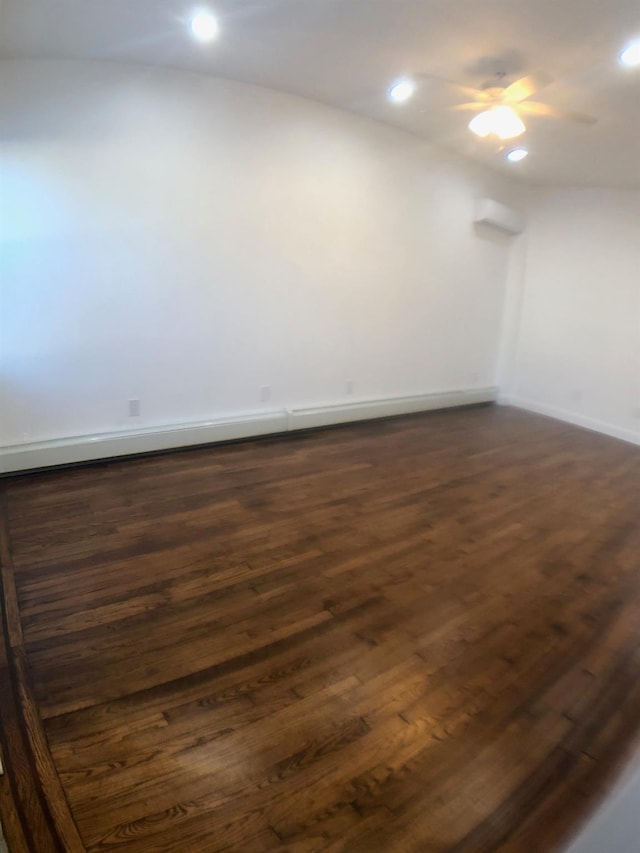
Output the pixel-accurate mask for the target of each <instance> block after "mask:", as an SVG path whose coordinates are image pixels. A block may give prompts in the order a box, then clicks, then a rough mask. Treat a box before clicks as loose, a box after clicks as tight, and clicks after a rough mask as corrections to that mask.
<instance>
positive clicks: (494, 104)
mask: <svg viewBox="0 0 640 853" xmlns="http://www.w3.org/2000/svg"><path fill="white" fill-rule="evenodd" d="M426 76H427V77H430V75H426ZM505 77H506V73H505V72H503V71H500V72H498V74H496V77H495V78H494V79H491V80H489V81H487V82H486V83H485V84H484V85H483V86H482V87H481V88H479V89H475V88H473V87H470V86H463V85H460V84H459V83H453V82H452V81H450V80H443V81H442V82H446V83H449V84H450V85H452V86H454V87H455V88H456V89H457V90H458V91H459V92H460V93H461V94H464V95H465V97H467V98H470V99H471V100H470V101H469V102H468V103H462V104H456V105H455V106H453V107H450V109H453V110H463V111H470V112H475V113H477V115H476V116H474V117H473V118H472V119H471V121H470V122H469V129H470V130H471V131H473V133H475V134H476V135H477V136H483V137H486V136H490V135H491V134H494V135H495V136H498V137H499V138H500V139H513V138H515V137H516V136H520V135H521V134H523V133H524V132H525V130H526V127H525V124H524V122H523V120H522V116H529V115H533V116H545V117H547V118H559V119H565V120H568V121H573V122H577V123H579V124H584V125H593V124H595V123H596V122H597V119H596V118H594V117H593V116H590V115H586V114H585V113H580V112H574V111H572V110H565V109H561V108H559V107H553V106H551V105H550V104H544V103H540V102H538V101H530V100H529V98H531V97H532V95H535V94H537V93H538V92H539V91H540V90H541V89H544V88H545V87H546V86H549V85H550V84H551V83H552V82H553V78H552V77H550V76H548V75H547V74H542V73H538V74H531V75H529V76H527V77H522V78H521V79H519V80H516V81H515V83H511V84H510V85H507V83H506V82H505ZM431 79H441V78H431Z"/></svg>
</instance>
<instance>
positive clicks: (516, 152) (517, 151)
mask: <svg viewBox="0 0 640 853" xmlns="http://www.w3.org/2000/svg"><path fill="white" fill-rule="evenodd" d="M528 154H529V152H528V151H527V149H526V148H514V149H513V150H512V151H509V152H508V153H507V155H506V157H507V160H508V161H509V162H510V163H519V162H520V161H521V160H524V158H525V157H526V156H527V155H528Z"/></svg>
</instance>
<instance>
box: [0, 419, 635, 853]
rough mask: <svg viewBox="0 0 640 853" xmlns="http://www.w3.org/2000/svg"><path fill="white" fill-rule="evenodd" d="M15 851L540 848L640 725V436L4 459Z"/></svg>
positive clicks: (399, 429)
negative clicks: (84, 461)
mask: <svg viewBox="0 0 640 853" xmlns="http://www.w3.org/2000/svg"><path fill="white" fill-rule="evenodd" d="M0 492H1V493H2V509H1V511H0V519H1V524H2V528H3V529H2V538H3V547H2V551H1V552H0V558H1V560H2V581H3V587H4V598H3V602H4V639H5V645H6V647H7V648H6V650H7V654H6V657H3V656H2V655H0V681H1V686H2V693H1V695H0V716H1V719H2V732H3V733H2V743H1V745H2V749H3V753H4V758H5V762H6V764H7V769H8V776H9V780H7V778H6V777H5V779H4V780H3V781H2V784H1V785H0V809H1V810H2V812H3V815H4V821H5V824H6V831H7V835H8V836H9V840H10V842H11V843H12V844H13V846H14V849H15V851H16V853H19V851H21V850H26V849H31V850H34V851H36V853H47V851H56V850H58V851H59V850H63V851H65V850H66V851H83V850H88V851H104V850H111V849H113V850H114V851H117V850H123V851H127V853H142V851H157V853H162V852H163V851H166V853H168V851H171V853H177V852H179V853H195V852H196V851H202V853H215V851H239V853H251V852H252V851H263V850H264V851H267V850H281V851H284V850H286V851H291V853H294V851H295V853H305V851H362V853H372V851H374V852H375V851H415V853H418V851H420V853H436V852H437V851H438V852H439V853H442V851H450V852H451V853H482V851H486V852H487V853H488V851H501V853H517V851H526V853H547V851H554V850H557V849H561V845H562V843H563V841H564V840H565V839H566V838H567V837H568V834H570V833H571V832H572V831H573V830H574V829H575V827H576V826H577V825H578V824H579V823H580V821H581V820H583V819H584V817H585V816H586V815H588V814H589V812H590V810H592V809H593V807H594V805H595V804H596V803H597V801H598V798H599V797H600V796H602V794H603V792H605V791H606V789H607V786H608V785H609V784H610V783H611V781H612V780H613V779H615V776H616V773H617V771H618V770H619V768H621V767H622V766H623V764H624V762H625V761H627V760H629V759H630V758H632V757H634V756H635V755H636V746H637V741H638V734H639V730H640V627H639V626H640V524H639V509H640V500H639V497H640V449H638V448H635V447H632V446H630V445H627V444H624V443H622V442H618V441H615V440H613V439H609V438H605V437H603V436H599V435H596V434H594V433H589V432H586V431H582V430H580V429H577V428H574V427H571V426H568V425H565V424H561V423H559V422H554V421H552V420H548V419H545V418H541V417H537V416H534V415H529V414H525V413H524V412H519V411H517V410H510V409H504V408H497V407H478V408H472V409H466V410H457V411H447V412H438V413H431V414H428V415H423V416H413V417H406V418H400V419H396V420H390V421H385V422H377V423H364V424H358V425H352V426H348V427H341V428H336V429H331V430H326V431H321V432H314V433H307V434H298V435H292V436H288V437H279V438H270V439H261V440H257V441H250V442H245V443H239V444H234V445H226V446H219V447H214V448H206V449H197V450H191V451H188V452H182V453H173V454H169V455H165V456H157V457H149V458H141V459H135V460H124V461H117V462H112V463H108V464H101V465H93V466H88V467H85V468H76V469H70V470H66V471H55V472H49V473H42V474H37V475H30V476H26V477H22V478H13V479H6V480H4V481H0Z"/></svg>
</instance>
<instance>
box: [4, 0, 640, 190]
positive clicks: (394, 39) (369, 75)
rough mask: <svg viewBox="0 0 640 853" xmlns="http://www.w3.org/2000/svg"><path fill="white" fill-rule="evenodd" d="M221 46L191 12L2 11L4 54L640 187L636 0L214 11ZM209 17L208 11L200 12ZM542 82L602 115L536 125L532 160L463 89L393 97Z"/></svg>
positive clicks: (56, 5) (118, 0)
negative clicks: (633, 50)
mask: <svg viewBox="0 0 640 853" xmlns="http://www.w3.org/2000/svg"><path fill="white" fill-rule="evenodd" d="M209 5H210V8H212V10H213V11H214V12H215V13H216V15H217V17H218V19H219V22H220V27H221V32H220V35H219V37H218V39H217V40H216V41H215V42H213V43H210V44H207V45H202V44H199V43H196V42H194V40H193V39H192V38H191V36H190V35H189V33H188V30H187V22H188V20H189V18H190V14H191V13H192V11H193V9H194V3H192V2H191V0H0V58H4V59H8V58H25V57H30V58H47V59H51V58H66V59H68V58H82V59H100V60H113V61H123V62H134V63H143V64H147V65H167V66H172V67H178V68H186V69H191V70H194V71H199V72H204V73H207V74H212V75H217V76H222V77H229V78H233V79H236V80H242V81H245V82H249V83H256V84H258V85H261V86H268V87H272V88H275V89H280V90H282V91H285V92H291V93H294V94H298V95H303V96H305V97H309V98H313V99H316V100H318V101H323V102H325V103H327V104H333V105H335V106H337V107H341V108H344V109H347V110H351V111H353V112H356V113H360V114H362V115H365V116H370V117H372V118H375V119H379V120H382V121H385V122H388V123H390V124H393V125H396V126H397V127H400V128H404V129H405V130H408V131H411V132H413V133H416V134H419V135H421V136H423V137H424V138H425V139H427V140H429V141H431V142H432V143H435V144H438V145H443V146H445V147H447V148H450V149H453V150H455V151H458V152H460V153H461V154H463V155H466V156H469V157H473V158H475V159H478V160H480V161H483V162H485V163H488V164H489V165H491V166H493V167H495V168H499V169H505V170H507V171H510V172H511V173H512V174H517V175H519V176H521V177H522V178H524V179H525V180H527V181H531V182H533V183H559V184H577V185H591V186H595V185H600V186H616V187H640V158H639V156H638V153H639V150H640V68H637V69H635V70H631V69H623V68H621V67H620V66H619V64H618V62H617V57H618V54H619V52H620V50H621V48H622V47H623V46H624V45H625V44H626V43H627V42H628V41H630V40H631V39H632V38H634V37H640V2H638V0H493V2H490V0H210V2H209ZM195 6H196V7H197V6H198V0H195ZM499 70H502V71H505V72H506V73H507V75H508V77H507V80H511V79H515V78H516V77H518V76H521V75H523V74H526V73H528V72H532V71H546V72H548V73H550V74H551V75H552V76H553V77H554V78H555V80H556V82H555V83H554V84H553V85H551V86H550V87H549V88H548V89H546V90H544V92H543V93H541V95H540V96H539V97H538V98H537V99H538V100H544V101H547V102H548V103H551V104H554V105H557V106H570V107H571V108H573V109H575V110H581V111H584V112H590V113H592V114H593V115H595V116H597V117H598V119H599V121H598V124H597V125H596V126H595V127H593V128H589V127H583V126H579V125H573V124H570V123H567V122H564V121H559V120H550V119H545V118H533V117H531V118H528V119H527V120H526V123H527V127H528V132H527V135H526V137H525V141H526V145H527V147H528V148H529V150H530V152H531V154H530V157H529V158H528V160H526V161H524V162H523V163H520V164H518V165H517V166H512V165H508V164H505V163H504V160H503V157H502V155H501V154H500V153H499V151H498V148H497V144H496V143H494V142H488V141H486V140H480V139H478V138H476V137H474V136H473V135H472V134H471V133H470V132H469V131H468V130H467V128H466V124H467V121H468V120H469V116H468V114H465V113H455V112H451V111H449V110H447V106H449V105H452V104H454V103H456V102H457V101H459V100H460V99H459V96H458V94H457V93H456V91H455V90H454V89H453V88H450V87H448V86H447V85H446V84H443V83H439V82H436V81H430V82H425V83H424V84H423V85H421V88H420V90H419V93H418V95H417V96H416V97H414V98H413V99H412V100H411V101H410V102H408V103H406V104H404V105H396V104H391V103H389V101H388V99H387V97H386V93H387V90H388V87H389V85H390V84H391V83H392V82H393V81H394V80H395V79H397V78H398V77H401V76H403V75H407V74H408V75H418V74H428V75H436V76H439V77H445V78H450V79H454V80H457V81H460V82H462V83H467V84H472V85H479V84H481V83H482V82H483V81H484V80H486V79H487V77H489V76H491V74H492V73H493V72H494V71H499Z"/></svg>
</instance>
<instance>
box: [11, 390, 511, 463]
mask: <svg viewBox="0 0 640 853" xmlns="http://www.w3.org/2000/svg"><path fill="white" fill-rule="evenodd" d="M497 395H498V389H497V388H493V387H491V388H473V389H467V390H461V391H445V392H442V393H436V394H422V395H418V396H412V397H388V398H384V399H376V400H360V401H355V402H353V403H348V404H339V405H335V404H333V405H326V406H314V407H312V408H294V409H277V410H272V411H267V412H258V413H256V412H251V413H247V414H242V415H234V416H232V417H227V418H216V419H215V420H211V421H203V422H199V423H192V424H189V423H187V424H175V425H169V426H158V427H146V428H145V429H140V430H126V431H124V430H123V431H119V432H110V433H102V434H98V435H83V436H73V437H70V438H60V439H52V440H50V441H39V442H26V443H24V444H16V445H12V446H9V447H3V448H0V475H2V474H12V473H17V472H20V471H30V470H34V469H38V468H49V467H54V466H57V465H71V464H75V463H78V462H93V461H98V460H100V459H111V458H113V457H118V456H131V455H134V454H140V453H153V452H158V451H161V450H173V449H177V448H180V447H192V446H194V445H200V444H217V443H222V442H225V441H237V440H239V439H243V438H256V437H258V436H261V435H274V434H277V433H283V432H288V431H293V430H300V429H312V428H314V427H323V426H331V425H333V424H340V423H349V422H352V421H361V420H370V419H374V418H386V417H393V416H394V415H406V414H411V413H413V412H427V411H431V410H435V409H446V408H452V407H456V406H470V405H476V404H478V403H491V402H495V401H496V399H497Z"/></svg>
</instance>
